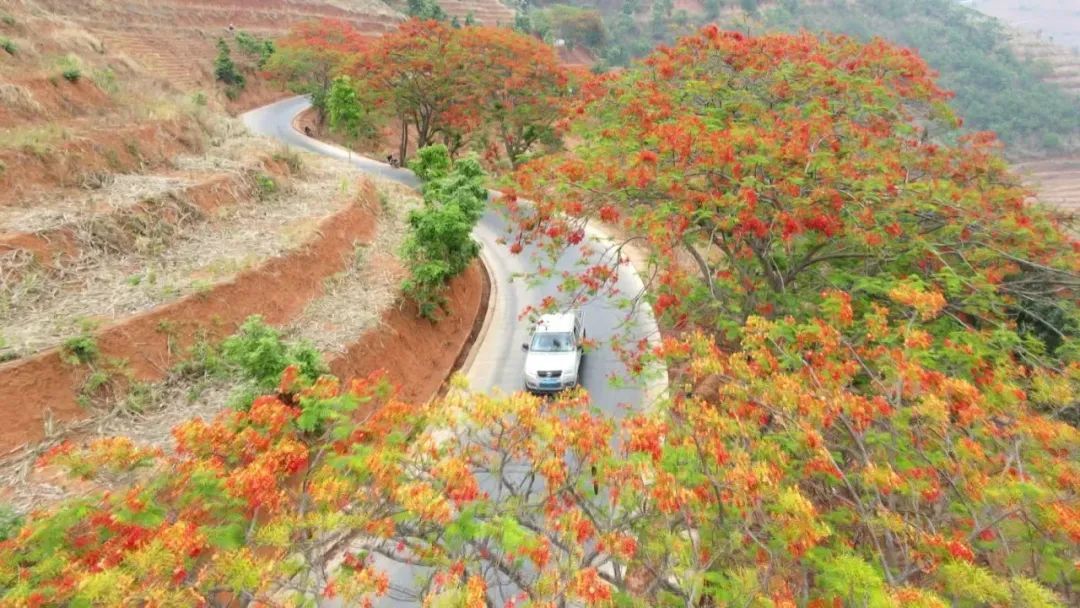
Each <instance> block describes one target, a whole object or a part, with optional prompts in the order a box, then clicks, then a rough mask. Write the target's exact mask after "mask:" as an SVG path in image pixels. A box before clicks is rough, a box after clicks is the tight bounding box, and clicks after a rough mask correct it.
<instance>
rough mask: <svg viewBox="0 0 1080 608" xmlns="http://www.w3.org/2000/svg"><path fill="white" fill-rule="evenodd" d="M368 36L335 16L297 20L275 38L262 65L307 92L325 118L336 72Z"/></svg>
mask: <svg viewBox="0 0 1080 608" xmlns="http://www.w3.org/2000/svg"><path fill="white" fill-rule="evenodd" d="M368 43H369V39H368V38H367V37H365V36H363V35H361V34H360V32H358V31H357V30H356V28H354V27H353V26H352V25H350V24H349V23H348V22H346V21H342V20H339V19H322V20H318V21H305V22H301V23H299V24H297V25H295V26H293V28H292V29H291V30H290V32H289V34H288V35H287V36H285V37H284V38H282V39H280V40H278V42H277V44H276V47H275V51H274V53H273V54H272V55H270V57H269V58H268V59H267V60H266V61H265V63H264V65H263V67H264V69H265V70H266V72H267V73H268V74H269V75H270V77H271V78H273V79H275V80H277V81H279V82H281V83H283V84H285V85H286V86H287V87H289V88H290V89H291V90H292V91H294V92H296V93H304V94H308V95H311V103H312V105H313V106H315V108H316V110H318V112H319V119H320V121H322V120H324V119H325V118H326V97H327V95H329V93H330V87H331V85H332V84H333V80H334V77H336V76H338V75H340V74H341V73H342V72H343V71H344V70H345V68H346V67H347V66H348V65H349V64H350V63H351V62H352V61H354V60H355V57H356V56H357V55H358V54H359V53H361V52H363V51H364V49H366V48H367V46H368Z"/></svg>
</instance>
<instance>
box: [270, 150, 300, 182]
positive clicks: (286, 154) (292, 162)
mask: <svg viewBox="0 0 1080 608" xmlns="http://www.w3.org/2000/svg"><path fill="white" fill-rule="evenodd" d="M273 159H274V160H276V161H281V162H284V163H285V166H287V167H288V168H289V173H292V174H293V175H298V174H299V173H300V172H301V171H303V170H304V159H302V158H300V155H299V154H297V153H296V152H294V151H293V150H291V149H289V148H288V147H285V148H282V149H280V150H278V151H277V152H274V156H273Z"/></svg>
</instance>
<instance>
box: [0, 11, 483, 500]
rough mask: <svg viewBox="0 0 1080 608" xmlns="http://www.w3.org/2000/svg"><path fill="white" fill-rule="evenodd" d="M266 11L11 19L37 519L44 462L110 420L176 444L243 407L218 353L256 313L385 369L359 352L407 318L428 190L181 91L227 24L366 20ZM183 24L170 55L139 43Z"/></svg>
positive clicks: (12, 314) (9, 72) (6, 411)
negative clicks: (221, 413)
mask: <svg viewBox="0 0 1080 608" xmlns="http://www.w3.org/2000/svg"><path fill="white" fill-rule="evenodd" d="M354 4H355V3H354ZM121 5H123V6H121ZM259 6H260V8H259V9H258V10H252V11H249V12H247V13H241V12H240V11H242V9H243V5H242V4H241V3H237V4H236V6H235V9H234V10H235V11H236V12H229V10H226V9H225V8H223V7H222V6H221V5H212V4H210V3H201V4H200V3H197V2H189V3H182V2H178V3H175V4H169V5H158V4H153V3H148V2H130V3H98V2H86V3H84V4H80V5H78V6H75V5H74V3H67V2H59V1H56V2H51V1H50V2H20V3H18V4H14V5H10V4H8V5H4V7H3V9H0V10H2V11H3V12H2V14H0V40H2V41H3V48H4V50H0V100H2V103H0V386H3V387H4V388H3V391H0V415H2V417H3V419H4V420H5V426H4V428H3V429H2V430H0V453H2V454H4V455H5V456H4V458H3V461H2V462H0V486H6V487H5V488H0V493H3V494H4V495H6V496H7V499H11V500H14V498H12V497H13V493H14V494H18V495H20V496H22V498H19V499H18V501H17V502H18V503H19V504H20V505H22V506H21V507H20V509H25V508H27V507H28V506H29V505H32V504H36V503H37V502H38V501H39V500H42V499H47V498H48V496H47V494H48V492H45V494H42V493H41V492H40V491H38V490H35V489H34V487H35V486H32V485H27V479H26V473H27V471H28V470H29V467H28V465H27V463H32V462H33V460H34V458H36V456H37V455H39V454H40V453H41V451H42V450H43V449H44V448H46V447H48V446H49V445H53V444H55V443H56V442H58V441H60V440H61V439H64V438H65V437H67V436H70V435H71V434H72V433H84V432H87V430H88V429H91V430H92V429H93V428H94V427H95V426H96V427H97V428H98V429H99V430H100V429H101V428H102V427H103V426H106V425H110V424H111V425H115V426H114V427H113V428H114V429H117V428H118V429H122V431H123V432H124V433H125V434H126V435H129V436H134V437H140V438H141V439H144V440H147V441H150V442H151V443H155V444H158V445H164V444H166V443H168V442H169V441H170V439H169V435H168V432H167V429H168V428H169V427H170V426H171V424H172V423H173V422H175V421H176V420H180V419H183V418H186V417H189V416H190V415H192V414H193V413H196V412H197V413H200V414H202V415H206V416H211V415H213V413H214V412H215V411H217V410H220V409H221V408H222V407H224V405H225V403H226V401H227V400H228V396H229V394H230V390H229V389H228V387H227V386H225V387H224V388H223V387H222V385H221V379H220V378H218V377H216V376H212V375H211V374H209V372H206V371H205V369H204V367H205V365H207V362H206V360H205V359H206V356H207V355H206V353H208V352H211V351H212V348H213V347H214V345H215V344H216V343H217V342H219V341H220V339H221V338H223V337H224V336H227V335H229V334H231V333H232V332H234V331H235V330H236V328H237V326H238V325H239V324H240V323H242V322H243V321H244V320H245V319H246V318H247V317H248V316H249V315H261V316H263V317H264V319H265V321H266V322H267V323H270V324H272V325H275V326H278V327H284V328H285V330H286V332H287V334H288V335H289V336H290V337H291V338H294V339H295V338H304V339H307V340H309V341H310V342H311V343H313V344H314V345H315V347H316V348H318V349H319V350H320V351H322V352H327V353H336V355H335V356H334V357H329V358H328V360H329V361H330V364H331V365H335V366H336V367H335V371H337V372H339V373H340V374H341V375H342V377H351V376H352V375H354V374H355V373H357V371H358V370H360V371H363V373H367V372H369V371H370V366H371V365H372V362H371V361H368V360H366V359H363V358H362V357H357V356H356V355H355V354H354V353H352V351H350V348H351V347H353V346H354V345H355V344H357V343H359V342H358V341H360V340H361V339H362V338H363V337H364V336H367V335H369V331H374V330H375V329H376V328H377V327H379V326H381V324H386V323H388V322H387V320H386V319H385V318H383V313H387V314H391V313H395V314H397V315H398V317H401V319H400V320H404V321H409V320H408V319H405V317H406V315H403V314H400V313H397V311H396V309H395V308H394V307H393V306H392V305H393V303H394V300H395V299H396V298H397V294H398V284H399V282H400V279H401V270H400V263H399V262H398V260H397V254H396V252H397V251H398V250H399V249H400V243H401V241H402V239H403V238H404V234H405V216H406V212H407V211H408V210H409V209H411V208H413V207H414V206H416V205H417V204H418V199H417V197H416V196H415V195H414V194H412V193H411V191H408V190H405V189H402V188H400V187H395V186H391V185H389V184H387V183H383V182H375V181H370V180H364V179H357V177H356V174H355V173H353V172H352V171H351V170H350V169H349V168H348V167H347V166H345V165H343V164H342V163H336V162H334V161H330V160H324V159H321V158H318V157H314V156H304V155H302V154H299V153H296V152H294V151H290V150H287V149H284V148H282V147H280V146H279V145H277V144H275V143H273V142H271V141H268V140H264V139H262V138H259V137H255V136H252V135H249V134H247V132H246V131H245V129H244V128H243V127H242V126H241V125H240V124H239V123H238V122H237V121H235V120H234V119H230V118H228V117H227V116H226V115H225V113H224V111H223V110H224V107H223V105H222V104H221V103H220V102H219V100H218V99H217V98H216V97H215V96H208V95H205V94H202V93H198V92H197V93H194V94H193V93H191V92H190V91H183V90H178V89H183V88H185V86H186V84H188V83H189V81H187V80H185V79H186V78H188V77H190V78H191V81H190V83H198V82H200V79H201V78H205V77H206V75H205V73H204V72H203V71H202V70H201V68H200V67H199V66H201V62H199V61H191V59H190V57H191V53H190V52H188V53H186V54H185V53H181V52H179V50H178V49H181V48H192V47H198V45H199V44H200V41H205V42H206V43H207V44H209V40H210V39H211V38H212V37H213V36H215V35H216V34H217V32H218V28H219V27H220V23H222V22H232V23H234V26H237V27H241V26H242V27H246V28H250V29H251V31H260V32H273V31H276V28H278V27H280V25H279V23H278V22H277V21H275V17H276V16H280V17H282V18H286V17H287V18H288V19H300V18H307V17H309V16H318V15H320V14H338V15H339V16H340V15H353V16H355V17H356V18H357V19H359V18H361V14H360V13H359V12H354V13H349V12H348V10H355V9H348V10H347V9H342V8H334V5H331V4H327V3H323V4H315V3H313V4H312V5H304V4H300V3H287V2H281V3H276V4H275V3H266V2H263V3H260V4H259ZM312 6H314V7H315V8H311V7H312ZM50 9H52V10H50ZM188 9H191V10H188ZM61 10H64V11H65V13H64V14H63V15H61V14H57V13H58V12H59V11H61ZM68 10H70V11H71V12H70V13H67V12H66V11H68ZM53 11H57V12H53ZM275 11H277V12H275ZM335 11H336V12H335ZM121 16H124V17H125V18H124V19H120V18H119V17H121ZM364 18H365V19H367V21H365V23H367V24H369V27H372V28H374V27H384V26H386V27H388V26H389V25H390V24H392V23H394V20H396V19H398V17H397V16H396V15H395V14H393V13H392V12H391V11H389V10H384V11H383V12H382V13H374V16H373V17H364ZM170 20H173V21H175V22H176V23H177V24H178V25H177V27H176V28H173V29H170V30H169V33H168V34H165V35H162V37H161V39H160V44H155V45H154V47H153V49H154V51H155V53H156V54H153V55H151V54H148V53H142V52H138V49H139V47H136V46H134V45H135V44H136V42H137V41H142V42H141V43H140V44H142V43H145V44H150V42H149V41H151V40H153V37H154V36H156V35H157V34H156V33H155V31H156V28H161V24H163V23H167V22H169V21H170ZM118 24H125V26H126V27H125V28H124V30H125V31H120V27H119V25H118ZM155 24H156V25H155ZM380 24H384V25H380ZM170 49H171V50H172V52H175V54H170ZM207 65H209V62H207ZM173 70H178V71H173ZM179 70H183V71H179ZM369 248H370V249H369ZM477 280H479V279H477ZM346 303H347V304H346ZM392 309H393V310H392ZM395 323H396V322H394V321H390V322H389V325H390V326H394V327H397V328H398V329H396V330H395V331H401V328H402V327H406V326H407V323H405V324H402V323H396V324H395ZM424 323H425V326H429V325H430V324H428V323H427V322H424ZM421 333H422V332H421ZM399 343H400V341H398V342H394V344H399ZM432 352H434V353H436V354H437V355H439V356H446V354H445V353H443V352H442V351H439V350H437V349H433V350H432ZM427 353H428V351H426V350H425V351H422V352H421V354H420V355H413V358H414V359H416V360H418V361H419V357H423V356H428V355H427ZM395 356H396V355H393V354H390V355H387V354H386V353H385V352H384V353H383V355H382V357H383V360H386V359H387V358H388V357H395ZM449 356H451V357H453V356H454V354H453V353H450V355H449ZM192 361H195V363H192ZM439 365H441V364H439ZM200 366H203V367H200ZM364 366H368V367H364ZM403 367H407V365H403ZM416 367H417V368H419V369H423V370H425V371H427V370H430V369H433V366H432V364H431V362H430V361H427V360H424V361H422V362H421V363H418V364H417V365H416ZM436 367H438V366H436ZM196 368H197V369H199V370H202V371H197V372H193V371H192V370H193V369H196ZM440 369H441V368H440ZM425 390H426V389H425ZM7 499H5V500H7Z"/></svg>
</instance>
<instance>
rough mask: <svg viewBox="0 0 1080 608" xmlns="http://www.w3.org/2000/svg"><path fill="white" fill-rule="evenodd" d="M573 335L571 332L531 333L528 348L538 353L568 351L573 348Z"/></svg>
mask: <svg viewBox="0 0 1080 608" xmlns="http://www.w3.org/2000/svg"><path fill="white" fill-rule="evenodd" d="M574 348H575V346H574V335H573V334H571V333H538V334H533V339H532V344H530V345H529V350H530V351H534V352H538V353H568V352H572V351H573V350H574Z"/></svg>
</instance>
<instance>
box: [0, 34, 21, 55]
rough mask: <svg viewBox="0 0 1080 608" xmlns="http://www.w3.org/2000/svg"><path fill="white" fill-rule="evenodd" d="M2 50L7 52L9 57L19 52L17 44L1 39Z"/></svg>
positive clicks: (7, 39) (0, 47) (0, 46)
mask: <svg viewBox="0 0 1080 608" xmlns="http://www.w3.org/2000/svg"><path fill="white" fill-rule="evenodd" d="M0 49H4V50H5V51H7V54H8V55H14V54H15V53H17V52H19V47H17V46H15V43H14V42H13V41H12V40H11V39H10V38H0Z"/></svg>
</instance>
